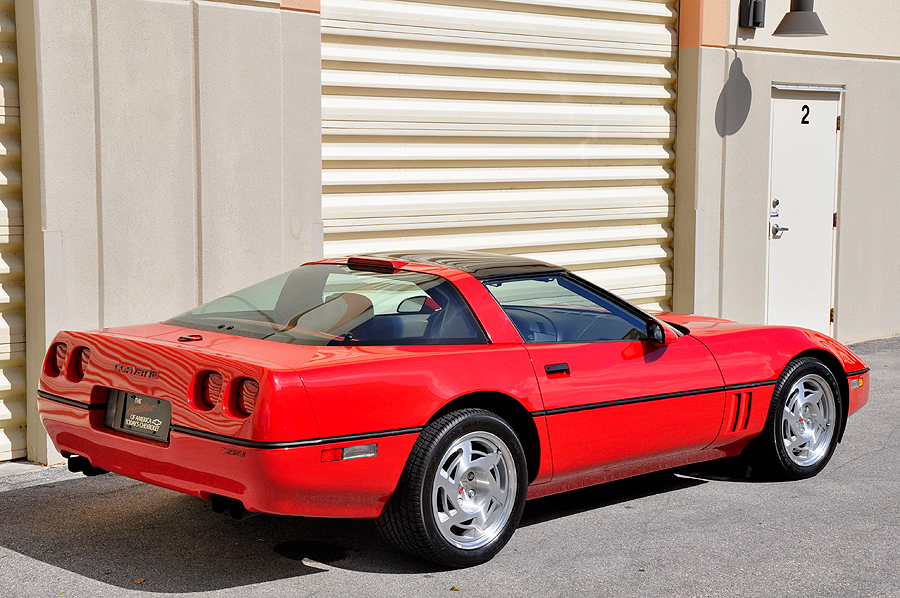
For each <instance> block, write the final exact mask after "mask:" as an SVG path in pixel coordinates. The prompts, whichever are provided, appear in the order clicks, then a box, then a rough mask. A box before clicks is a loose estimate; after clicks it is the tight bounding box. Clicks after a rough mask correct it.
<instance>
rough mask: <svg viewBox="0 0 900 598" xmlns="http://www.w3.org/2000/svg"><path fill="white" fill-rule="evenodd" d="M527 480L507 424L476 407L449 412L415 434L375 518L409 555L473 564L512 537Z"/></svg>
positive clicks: (519, 448) (453, 564)
mask: <svg viewBox="0 0 900 598" xmlns="http://www.w3.org/2000/svg"><path fill="white" fill-rule="evenodd" d="M527 484H528V473H527V467H526V462H525V453H524V450H523V449H522V445H521V443H520V442H519V439H518V437H517V436H516V434H515V432H514V431H513V430H512V428H511V427H510V426H509V424H507V423H506V422H505V421H504V420H503V419H501V418H500V417H498V416H497V415H495V414H494V413H491V412H489V411H485V410H482V409H462V410H460V411H454V412H452V413H448V414H447V415H444V416H442V417H440V418H438V419H437V420H435V421H434V422H432V423H431V424H429V425H428V426H426V427H425V429H424V430H423V431H422V433H421V434H420V435H419V439H418V440H417V441H416V444H415V446H414V447H413V450H412V452H411V454H410V456H409V459H408V460H407V463H406V468H405V469H404V471H403V474H402V476H401V478H400V482H399V484H398V487H397V490H396V491H395V492H394V495H393V496H392V497H391V499H390V500H389V501H388V503H387V505H385V508H384V511H383V513H382V515H381V517H380V518H379V519H378V521H377V524H378V527H379V529H380V530H381V532H382V534H383V535H384V536H385V537H386V538H387V539H388V540H389V541H390V542H392V543H393V544H395V545H396V546H398V547H399V548H401V549H403V550H405V551H406V552H409V553H410V554H413V555H416V556H419V557H422V558H425V559H428V560H431V561H434V562H436V563H439V564H441V565H445V566H450V567H468V566H472V565H477V564H480V563H484V562H486V561H488V560H490V559H491V558H493V556H494V555H495V554H497V552H499V551H500V549H501V548H503V546H504V545H505V544H506V543H507V542H508V541H509V539H510V537H512V534H513V532H514V531H515V528H516V526H517V525H518V523H519V519H520V518H521V516H522V510H523V508H524V506H525V495H526V491H527Z"/></svg>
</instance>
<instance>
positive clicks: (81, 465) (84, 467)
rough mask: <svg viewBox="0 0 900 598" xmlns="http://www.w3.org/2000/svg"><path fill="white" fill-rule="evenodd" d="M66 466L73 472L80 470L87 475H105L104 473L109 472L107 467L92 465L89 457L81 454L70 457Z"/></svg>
mask: <svg viewBox="0 0 900 598" xmlns="http://www.w3.org/2000/svg"><path fill="white" fill-rule="evenodd" d="M66 467H68V468H69V471H71V472H72V473H79V472H80V473H83V474H84V475H86V476H95V475H103V474H104V473H109V472H108V471H106V470H105V469H100V468H99V467H94V466H93V465H91V462H90V461H88V458H87V457H82V456H81V455H72V456H71V457H69V460H68V462H67V463H66Z"/></svg>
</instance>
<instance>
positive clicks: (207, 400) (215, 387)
mask: <svg viewBox="0 0 900 598" xmlns="http://www.w3.org/2000/svg"><path fill="white" fill-rule="evenodd" d="M221 398H222V374H220V373H218V372H210V373H208V374H207V375H206V376H205V377H204V378H203V385H202V386H201V388H200V402H201V403H202V405H203V406H204V407H206V408H207V409H212V408H213V407H215V406H216V403H218V402H219V401H220V400H221Z"/></svg>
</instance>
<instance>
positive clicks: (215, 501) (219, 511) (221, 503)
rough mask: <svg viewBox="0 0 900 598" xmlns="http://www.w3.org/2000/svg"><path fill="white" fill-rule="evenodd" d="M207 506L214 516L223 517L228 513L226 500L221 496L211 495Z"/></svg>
mask: <svg viewBox="0 0 900 598" xmlns="http://www.w3.org/2000/svg"><path fill="white" fill-rule="evenodd" d="M209 504H210V506H212V510H213V513H215V514H216V515H224V514H225V513H226V512H227V511H228V499H226V498H225V497H223V496H216V495H213V496H212V497H211V498H210V499H209Z"/></svg>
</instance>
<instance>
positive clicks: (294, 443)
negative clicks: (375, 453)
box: [171, 425, 422, 449]
mask: <svg viewBox="0 0 900 598" xmlns="http://www.w3.org/2000/svg"><path fill="white" fill-rule="evenodd" d="M171 430H173V431H175V432H181V433H182V434H187V435H190V436H197V437H199V438H206V439H207V440H216V441H219V442H227V443H228V444H234V445H237V446H245V447H248V448H256V449H280V448H295V447H301V446H315V445H317V444H331V443H335V442H354V441H357V440H370V439H374V438H386V437H388V436H403V435H405V434H418V433H419V432H421V431H422V428H421V427H416V428H401V429H399V430H383V431H381V432H365V433H363V434H347V435H346V436H330V437H328V438H311V439H309V440H288V441H284V442H266V441H260V440H245V439H243V438H234V437H232V436H224V435H222V434H214V433H212V432H204V431H203V430H195V429H194V428H187V427H185V426H178V425H173V426H172V427H171Z"/></svg>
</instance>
